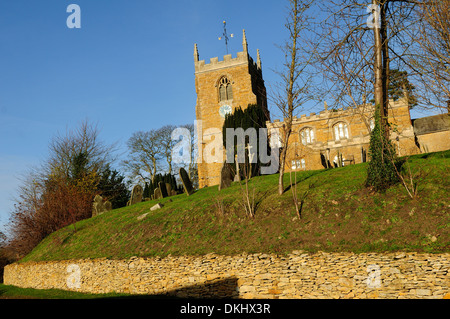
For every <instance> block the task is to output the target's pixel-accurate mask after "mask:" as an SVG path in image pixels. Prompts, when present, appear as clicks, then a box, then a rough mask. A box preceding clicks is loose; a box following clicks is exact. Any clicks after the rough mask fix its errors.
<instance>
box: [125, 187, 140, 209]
mask: <svg viewBox="0 0 450 319" xmlns="http://www.w3.org/2000/svg"><path fill="white" fill-rule="evenodd" d="M143 194H144V189H143V188H142V186H141V185H139V184H138V185H136V186H134V187H133V190H132V191H131V198H130V201H129V205H128V206H131V205H133V204H136V203H140V202H142V195H143Z"/></svg>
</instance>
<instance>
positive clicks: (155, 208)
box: [150, 203, 164, 211]
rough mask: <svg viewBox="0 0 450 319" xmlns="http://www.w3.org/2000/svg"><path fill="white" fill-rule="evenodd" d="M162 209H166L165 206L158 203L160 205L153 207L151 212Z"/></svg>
mask: <svg viewBox="0 0 450 319" xmlns="http://www.w3.org/2000/svg"><path fill="white" fill-rule="evenodd" d="M162 207H164V205H163V204H161V203H158V204H156V205H154V206H152V207H151V208H150V210H151V211H154V210H157V209H160V208H162Z"/></svg>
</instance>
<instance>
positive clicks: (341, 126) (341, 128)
mask: <svg viewBox="0 0 450 319" xmlns="http://www.w3.org/2000/svg"><path fill="white" fill-rule="evenodd" d="M333 132H334V140H335V141H340V140H343V139H346V138H348V127H347V123H344V122H338V123H336V124H334V125H333Z"/></svg>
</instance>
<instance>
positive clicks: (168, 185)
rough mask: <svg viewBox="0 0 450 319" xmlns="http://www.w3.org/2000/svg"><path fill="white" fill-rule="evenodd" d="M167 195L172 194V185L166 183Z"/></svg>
mask: <svg viewBox="0 0 450 319" xmlns="http://www.w3.org/2000/svg"><path fill="white" fill-rule="evenodd" d="M166 190H167V196H172V185H170V184H169V183H166Z"/></svg>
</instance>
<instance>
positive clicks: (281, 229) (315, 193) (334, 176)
mask: <svg viewBox="0 0 450 319" xmlns="http://www.w3.org/2000/svg"><path fill="white" fill-rule="evenodd" d="M408 164H409V165H410V167H411V169H412V172H413V174H416V176H415V181H416V182H417V183H418V187H419V192H418V197H417V198H415V199H410V198H409V197H408V195H407V193H406V191H405V189H404V188H403V186H401V185H400V184H399V185H397V186H395V187H392V188H390V189H389V190H388V191H387V192H386V193H385V194H376V193H375V194H374V193H371V192H370V191H369V190H368V189H366V188H365V187H364V180H365V177H366V167H367V166H366V165H367V164H358V165H352V166H348V167H343V168H337V169H330V170H320V171H308V172H301V173H297V176H296V178H297V194H298V197H299V199H301V200H302V201H303V205H302V212H301V218H300V219H299V218H298V217H297V214H296V212H295V210H294V205H293V200H292V190H291V189H289V190H288V191H286V192H285V194H283V195H282V196H278V195H277V192H276V190H277V179H278V175H271V176H261V177H257V178H253V179H252V180H251V181H250V183H249V187H250V192H251V193H252V192H253V189H254V190H255V199H256V202H257V204H258V206H257V209H256V215H255V217H254V218H253V219H251V218H249V217H247V216H246V214H245V210H244V209H243V207H242V193H243V190H244V187H243V185H241V184H239V183H234V184H233V185H232V187H230V188H227V189H225V190H222V191H220V192H219V191H218V189H217V187H207V188H204V189H201V190H199V191H197V192H196V193H195V194H194V195H192V196H189V197H188V196H186V195H184V194H183V195H178V196H173V197H170V198H165V199H163V200H161V201H156V200H154V201H150V202H143V203H140V204H136V205H133V206H131V207H124V208H121V209H117V210H113V211H111V212H108V213H105V214H103V215H101V216H97V217H94V218H90V219H87V220H83V221H81V222H78V223H77V224H76V225H75V227H74V226H73V225H72V226H69V227H67V228H64V229H62V230H60V231H57V232H55V233H53V234H52V235H50V236H48V237H47V238H46V239H44V240H43V241H42V242H41V244H40V245H39V246H38V247H36V248H35V249H34V251H33V252H31V253H30V254H29V255H28V256H27V257H25V258H24V259H23V261H40V260H59V259H78V258H98V257H106V258H127V257H130V256H165V255H168V254H172V255H182V254H194V255H195V254H206V253H209V252H215V253H218V254H237V253H240V252H244V251H245V252H250V253H251V252H272V253H280V254H281V253H287V252H290V251H292V250H300V249H303V250H308V251H317V250H322V251H354V252H368V251H378V252H379V251H395V250H403V251H427V252H443V251H447V252H448V251H449V247H450V245H449V244H450V236H449V227H450V222H449V221H450V219H449V212H450V200H449V199H450V197H449V194H450V173H449V171H450V169H449V168H450V151H447V152H440V153H431V154H422V155H418V156H414V157H411V158H410V159H409V161H408ZM285 185H289V174H287V175H286V176H285ZM157 202H161V203H163V204H164V207H163V208H162V209H159V210H156V211H153V212H151V211H150V207H152V206H153V205H155V204H156V203H157ZM221 205H223V210H221V209H219V206H221ZM144 214H147V215H145V216H144Z"/></svg>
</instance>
